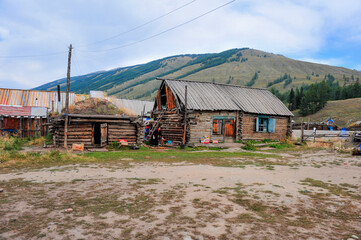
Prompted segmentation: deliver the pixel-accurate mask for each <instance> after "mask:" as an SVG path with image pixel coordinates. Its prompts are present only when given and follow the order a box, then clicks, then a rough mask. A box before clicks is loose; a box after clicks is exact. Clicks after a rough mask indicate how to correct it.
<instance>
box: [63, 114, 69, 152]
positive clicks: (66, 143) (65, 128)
mask: <svg viewBox="0 0 361 240" xmlns="http://www.w3.org/2000/svg"><path fill="white" fill-rule="evenodd" d="M68 119H69V116H68V115H65V122H64V148H65V149H68Z"/></svg>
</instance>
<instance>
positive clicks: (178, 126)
mask: <svg viewBox="0 0 361 240" xmlns="http://www.w3.org/2000/svg"><path fill="white" fill-rule="evenodd" d="M160 114H162V113H160V112H157V113H153V117H154V119H158V117H159V116H160ZM160 127H161V132H162V136H163V137H164V138H165V140H166V141H169V140H170V141H172V142H173V143H174V144H181V143H182V141H183V133H184V114H181V113H177V111H174V110H164V112H163V114H162V115H161V119H160ZM188 132H189V131H188Z"/></svg>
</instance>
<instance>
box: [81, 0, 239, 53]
mask: <svg viewBox="0 0 361 240" xmlns="http://www.w3.org/2000/svg"><path fill="white" fill-rule="evenodd" d="M235 1H236V0H232V1H229V2H227V3H225V4H223V5H220V6H218V7H216V8H213V9H212V10H210V11H208V12H205V13H203V14H201V15H199V16H197V17H195V18H192V19H190V20H188V21H186V22H184V23H181V24H178V25H176V26H174V27H171V28H168V29H166V30H164V31H162V32H159V33H157V34H154V35H151V36H149V37H147V38H144V39H141V40H139V41H136V42H132V43H128V44H124V45H121V46H118V47H114V48H108V49H103V50H93V51H84V50H79V49H78V51H82V52H107V51H112V50H116V49H120V48H125V47H129V46H132V45H135V44H138V43H141V42H144V41H147V40H150V39H152V38H155V37H158V36H159V35H162V34H164V33H167V32H170V31H172V30H174V29H176V28H179V27H181V26H184V25H186V24H188V23H191V22H193V21H195V20H197V19H199V18H201V17H204V16H206V15H208V14H210V13H212V12H214V11H217V10H218V9H220V8H223V7H225V6H227V5H229V4H231V3H233V2H235Z"/></svg>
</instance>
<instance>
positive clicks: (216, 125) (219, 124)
mask: <svg viewBox="0 0 361 240" xmlns="http://www.w3.org/2000/svg"><path fill="white" fill-rule="evenodd" d="M222 134H223V119H213V135H222Z"/></svg>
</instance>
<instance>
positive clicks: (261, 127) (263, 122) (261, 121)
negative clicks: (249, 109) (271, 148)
mask: <svg viewBox="0 0 361 240" xmlns="http://www.w3.org/2000/svg"><path fill="white" fill-rule="evenodd" d="M267 122H268V118H262V117H259V118H258V129H257V130H258V132H267Z"/></svg>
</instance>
